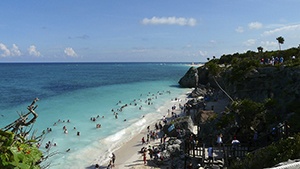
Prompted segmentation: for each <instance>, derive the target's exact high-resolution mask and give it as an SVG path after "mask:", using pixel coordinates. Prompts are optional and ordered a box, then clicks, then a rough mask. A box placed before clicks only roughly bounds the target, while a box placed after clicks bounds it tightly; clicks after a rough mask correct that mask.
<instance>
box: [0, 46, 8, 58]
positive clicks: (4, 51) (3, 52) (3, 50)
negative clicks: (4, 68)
mask: <svg viewBox="0 0 300 169" xmlns="http://www.w3.org/2000/svg"><path fill="white" fill-rule="evenodd" d="M0 50H1V51H2V54H1V55H0V56H2V57H6V56H10V51H9V49H8V48H7V47H6V46H5V45H4V44H3V43H0Z"/></svg>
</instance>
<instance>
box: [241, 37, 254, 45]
mask: <svg viewBox="0 0 300 169" xmlns="http://www.w3.org/2000/svg"><path fill="white" fill-rule="evenodd" d="M255 43H256V40H255V39H248V40H247V41H245V42H243V44H244V45H246V46H253V45H254V44H255Z"/></svg>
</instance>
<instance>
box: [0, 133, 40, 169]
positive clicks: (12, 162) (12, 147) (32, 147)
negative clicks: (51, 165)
mask: <svg viewBox="0 0 300 169" xmlns="http://www.w3.org/2000/svg"><path fill="white" fill-rule="evenodd" d="M15 138H18V139H15ZM35 143H36V141H35V140H26V139H25V138H23V137H17V136H16V135H15V134H14V133H12V132H9V131H2V130H0V145H1V146H0V160H1V163H0V168H1V169H13V168H15V169H17V168H18V169H39V168H40V166H39V163H40V162H41V159H42V152H41V151H40V150H39V149H38V148H37V146H36V144H35Z"/></svg>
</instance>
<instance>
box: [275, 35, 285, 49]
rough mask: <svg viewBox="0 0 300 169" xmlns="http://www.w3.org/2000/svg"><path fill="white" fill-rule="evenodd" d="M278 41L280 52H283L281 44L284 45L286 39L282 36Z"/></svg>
mask: <svg viewBox="0 0 300 169" xmlns="http://www.w3.org/2000/svg"><path fill="white" fill-rule="evenodd" d="M276 40H277V41H278V44H279V50H281V46H280V44H283V43H284V38H283V37H282V36H279V37H278V38H276Z"/></svg>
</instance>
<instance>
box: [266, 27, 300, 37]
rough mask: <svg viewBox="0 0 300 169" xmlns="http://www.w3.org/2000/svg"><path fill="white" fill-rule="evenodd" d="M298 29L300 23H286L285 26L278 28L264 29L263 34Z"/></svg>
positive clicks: (299, 28)
mask: <svg viewBox="0 0 300 169" xmlns="http://www.w3.org/2000/svg"><path fill="white" fill-rule="evenodd" d="M296 30H300V24H297V25H287V26H282V27H280V28H276V29H273V30H269V31H265V32H264V33H263V35H265V36H268V35H273V34H275V33H279V32H289V31H296Z"/></svg>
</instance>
